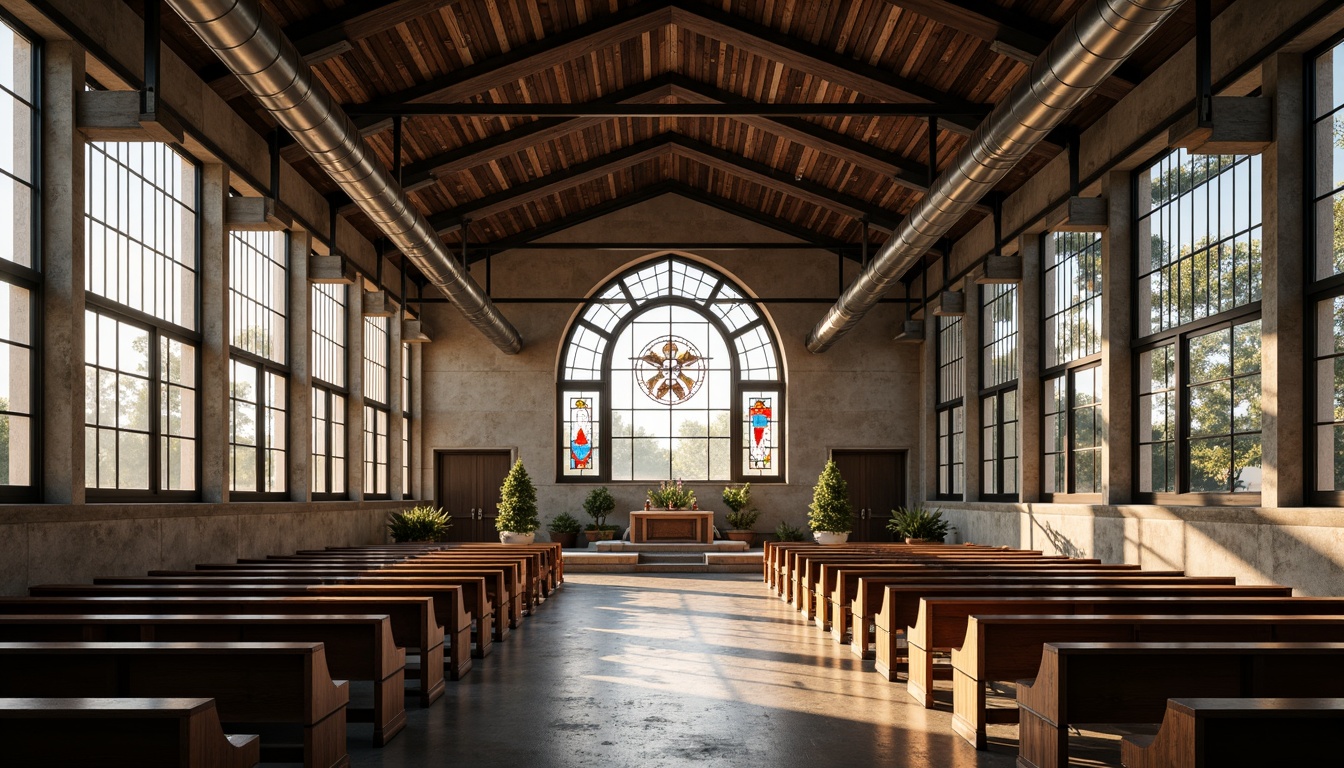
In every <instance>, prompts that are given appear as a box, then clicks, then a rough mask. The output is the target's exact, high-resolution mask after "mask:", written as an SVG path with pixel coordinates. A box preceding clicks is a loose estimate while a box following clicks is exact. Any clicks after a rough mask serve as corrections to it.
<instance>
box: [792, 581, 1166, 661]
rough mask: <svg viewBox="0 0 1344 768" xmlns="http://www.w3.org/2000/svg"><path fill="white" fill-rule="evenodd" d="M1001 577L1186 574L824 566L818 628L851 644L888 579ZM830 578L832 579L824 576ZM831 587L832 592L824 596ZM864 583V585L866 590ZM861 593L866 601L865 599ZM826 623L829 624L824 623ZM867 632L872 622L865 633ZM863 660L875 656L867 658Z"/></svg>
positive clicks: (874, 608) (863, 644)
mask: <svg viewBox="0 0 1344 768" xmlns="http://www.w3.org/2000/svg"><path fill="white" fill-rule="evenodd" d="M953 571H955V572H958V573H967V574H970V573H1002V574H1004V575H1005V576H1012V575H1016V576H1033V575H1045V574H1067V575H1074V576H1107V575H1111V576H1133V577H1152V578H1177V577H1180V576H1183V575H1185V574H1184V572H1183V571H1141V570H1139V569H1137V568H1129V567H1123V568H1115V567H1112V566H1109V565H1095V564H1091V563H1075V562H1059V563H933V564H925V563H918V564H916V563H905V564H900V565H862V566H860V565H836V564H832V565H830V566H828V567H824V568H823V570H822V578H819V579H818V580H817V587H816V594H815V600H816V603H817V607H818V613H817V618H816V623H817V626H818V627H820V628H821V629H822V630H823V631H825V630H829V631H830V633H831V637H832V638H833V639H834V640H835V641H836V642H837V643H841V644H844V643H846V642H849V641H850V631H851V630H852V627H851V620H852V618H853V616H854V615H855V602H856V601H857V602H858V613H859V615H863V616H869V617H871V616H873V615H874V614H876V613H877V605H878V603H879V602H881V597H882V589H883V585H884V582H883V579H885V578H890V577H899V576H906V575H909V574H918V573H950V572H953ZM827 576H829V577H830V578H829V579H827V578H825V577H827ZM828 582H829V584H830V591H829V593H826V592H824V591H823V590H825V589H826V588H827V584H828ZM860 584H862V585H863V586H864V590H863V591H862V592H861V591H860V589H859V586H860ZM861 594H862V597H860V595H861ZM823 622H824V623H825V624H824V625H823ZM861 631H862V632H863V633H864V634H865V635H866V634H867V632H868V626H867V624H865V625H864V627H863V629H862V630H861ZM868 642H869V641H868V640H867V639H866V638H865V639H864V640H861V641H860V642H859V643H855V648H856V649H857V648H859V647H866V646H867V643H868ZM864 658H872V657H871V656H866V657H864Z"/></svg>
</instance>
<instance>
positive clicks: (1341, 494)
mask: <svg viewBox="0 0 1344 768" xmlns="http://www.w3.org/2000/svg"><path fill="white" fill-rule="evenodd" d="M1342 44H1344V32H1340V33H1338V34H1335V35H1333V36H1331V37H1330V38H1329V39H1328V40H1326V41H1325V42H1323V43H1322V44H1320V45H1319V46H1317V47H1316V48H1314V49H1312V50H1311V51H1308V52H1307V53H1306V54H1305V55H1304V58H1305V65H1304V66H1303V70H1304V74H1305V80H1306V84H1305V86H1306V96H1307V99H1306V107H1307V114H1306V116H1305V117H1306V119H1305V120H1304V121H1303V122H1304V128H1303V130H1304V133H1305V136H1304V137H1303V139H1304V144H1305V146H1304V151H1303V162H1304V163H1305V165H1306V167H1305V168H1304V171H1305V176H1306V181H1305V184H1304V186H1305V192H1306V201H1307V204H1306V205H1305V206H1304V208H1305V209H1306V210H1305V212H1304V218H1305V221H1304V228H1305V231H1306V233H1307V234H1308V245H1307V255H1306V263H1305V265H1304V270H1305V275H1306V280H1305V282H1306V284H1307V288H1306V295H1305V297H1304V307H1305V310H1306V312H1307V314H1308V317H1309V318H1310V319H1309V320H1308V322H1307V333H1306V339H1305V341H1306V344H1307V360H1306V363H1307V370H1306V372H1305V374H1306V375H1305V377H1304V378H1305V379H1306V388H1305V389H1306V403H1305V406H1306V407H1305V408H1304V410H1305V411H1306V413H1305V422H1306V424H1305V427H1304V428H1305V429H1306V430H1307V432H1308V437H1307V441H1306V445H1307V454H1308V456H1309V457H1310V458H1309V460H1308V461H1306V462H1305V463H1306V467H1305V470H1306V483H1307V488H1306V491H1307V492H1306V498H1307V501H1308V503H1311V504H1318V505H1325V506H1344V487H1339V488H1335V489H1334V490H1329V489H1325V490H1322V489H1321V488H1320V486H1321V481H1322V477H1321V475H1322V472H1321V468H1320V466H1319V462H1318V459H1317V453H1318V451H1319V450H1320V448H1321V446H1320V439H1321V437H1320V427H1321V426H1325V425H1327V424H1334V423H1337V422H1322V421H1320V419H1319V418H1318V415H1317V407H1318V406H1317V398H1318V397H1320V396H1321V394H1322V391H1321V386H1320V382H1319V380H1318V378H1317V366H1318V364H1319V362H1320V361H1321V360H1325V359H1329V358H1330V357H1335V356H1336V355H1322V354H1319V353H1318V350H1319V345H1320V343H1321V341H1322V336H1323V334H1322V331H1321V328H1320V325H1319V322H1318V317H1317V314H1316V308H1317V306H1318V305H1319V303H1320V302H1323V301H1331V300H1333V299H1336V298H1338V297H1341V296H1344V271H1341V272H1340V273H1336V274H1330V275H1327V276H1324V277H1317V275H1318V274H1319V272H1318V268H1319V264H1318V261H1319V259H1320V253H1319V250H1320V247H1321V243H1319V242H1318V241H1317V237H1316V236H1317V233H1318V231H1319V230H1318V228H1319V226H1320V221H1319V218H1320V203H1321V201H1323V200H1328V199H1330V198H1332V197H1337V196H1339V195H1344V185H1338V184H1335V180H1333V179H1332V180H1331V182H1330V185H1331V191H1329V192H1326V193H1323V194H1322V193H1318V192H1317V189H1318V188H1319V187H1318V185H1317V178H1316V174H1317V168H1318V161H1319V150H1318V147H1317V144H1316V139H1317V135H1316V133H1317V126H1318V125H1319V124H1320V123H1321V122H1324V121H1326V120H1331V121H1333V120H1334V119H1335V117H1336V116H1337V115H1339V114H1340V113H1341V112H1344V99H1342V100H1341V103H1340V104H1335V105H1332V106H1331V108H1330V109H1329V110H1327V111H1324V112H1322V111H1320V110H1319V109H1318V106H1319V100H1318V92H1319V90H1320V82H1319V78H1318V76H1317V62H1318V60H1319V59H1320V58H1321V57H1322V56H1324V55H1326V54H1327V53H1334V54H1335V55H1337V56H1338V55H1344V50H1341V51H1336V50H1335V49H1336V48H1338V47H1340V46H1341V45H1342ZM1331 165H1332V168H1333V163H1332V164H1331ZM1332 229H1333V227H1332ZM1331 245H1332V246H1333V243H1332V244H1331ZM1262 354H1263V350H1262ZM1332 450H1333V447H1332ZM1331 484H1332V485H1334V483H1333V482H1332V483H1331Z"/></svg>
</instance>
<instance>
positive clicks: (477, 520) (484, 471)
mask: <svg viewBox="0 0 1344 768" xmlns="http://www.w3.org/2000/svg"><path fill="white" fill-rule="evenodd" d="M434 456H435V462H434V463H435V467H434V501H435V504H437V505H438V506H439V507H441V508H442V509H443V510H444V511H445V512H447V513H448V516H449V517H451V518H452V519H453V526H452V528H451V529H449V531H448V540H449V541H495V540H496V539H497V538H498V534H497V533H496V532H495V518H496V517H497V516H498V514H499V513H498V509H497V505H498V504H499V486H500V485H502V484H503V483H504V476H505V475H507V474H508V472H509V461H510V456H509V452H508V451H435V452H434Z"/></svg>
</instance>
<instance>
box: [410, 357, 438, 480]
mask: <svg viewBox="0 0 1344 768" xmlns="http://www.w3.org/2000/svg"><path fill="white" fill-rule="evenodd" d="M424 368H425V345H424V344H412V345H411V498H414V499H427V498H430V497H431V496H432V495H433V494H432V493H430V492H429V489H427V488H426V486H425V477H424V475H425V466H424V458H423V457H425V456H428V455H430V454H429V451H427V450H425V442H424V435H425V430H424V412H425V411H424Z"/></svg>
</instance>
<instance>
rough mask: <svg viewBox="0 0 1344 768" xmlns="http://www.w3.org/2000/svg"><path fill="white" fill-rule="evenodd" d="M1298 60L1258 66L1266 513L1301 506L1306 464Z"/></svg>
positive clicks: (1275, 59) (1284, 57) (1282, 57)
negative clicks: (1262, 107)
mask: <svg viewBox="0 0 1344 768" xmlns="http://www.w3.org/2000/svg"><path fill="white" fill-rule="evenodd" d="M1302 82H1303V72H1302V57H1301V56H1299V55H1293V54H1279V55H1277V56H1272V57H1270V58H1269V59H1268V60H1267V61H1266V62H1265V64H1264V70H1263V88H1264V95H1265V97H1266V98H1268V99H1271V100H1272V103H1273V105H1274V108H1273V109H1274V112H1273V118H1272V119H1273V120H1274V143H1273V144H1271V145H1270V146H1269V148H1268V149H1266V150H1265V153H1264V156H1263V157H1262V162H1263V169H1264V188H1263V196H1264V197H1263V200H1264V203H1263V205H1264V243H1263V247H1262V250H1261V253H1263V254H1264V257H1263V259H1262V260H1261V263H1262V270H1261V279H1262V280H1263V287H1262V299H1261V304H1260V307H1261V317H1262V320H1261V338H1262V339H1263V351H1262V353H1261V354H1262V358H1261V378H1260V382H1261V388H1262V391H1263V396H1262V398H1261V408H1262V414H1263V416H1262V418H1263V426H1264V435H1263V437H1262V440H1263V451H1264V453H1263V462H1264V464H1263V466H1264V472H1263V479H1262V481H1261V492H1260V499H1261V505H1262V506H1265V507H1297V506H1302V505H1303V504H1305V503H1306V498H1307V481H1306V477H1307V473H1306V462H1307V460H1308V457H1307V453H1306V451H1305V446H1306V444H1307V442H1308V440H1309V436H1308V435H1306V434H1304V429H1305V424H1306V421H1307V413H1308V412H1307V411H1306V410H1305V404H1304V402H1303V399H1302V392H1303V391H1304V384H1305V375H1306V370H1305V365H1306V362H1305V361H1306V359H1307V348H1306V343H1305V339H1306V337H1307V329H1306V318H1307V317H1309V315H1306V314H1305V313H1304V311H1303V307H1302V292H1303V283H1304V280H1305V279H1306V276H1305V275H1304V273H1303V266H1302V259H1301V256H1300V254H1302V253H1303V249H1304V243H1303V234H1302V225H1301V222H1302V211H1303V209H1304V207H1305V206H1307V205H1309V204H1310V203H1308V202H1307V201H1306V200H1304V199H1303V179H1302V174H1303V172H1304V170H1305V165H1304V162H1305V161H1304V148H1303V132H1304V126H1303V114H1304V113H1305V111H1306V109H1307V105H1306V104H1303V94H1302V91H1303V89H1302Z"/></svg>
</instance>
